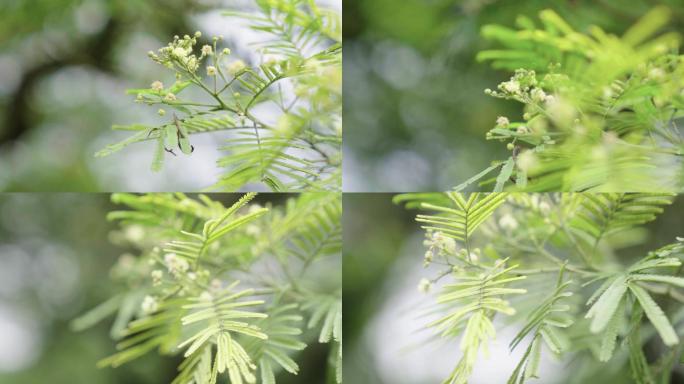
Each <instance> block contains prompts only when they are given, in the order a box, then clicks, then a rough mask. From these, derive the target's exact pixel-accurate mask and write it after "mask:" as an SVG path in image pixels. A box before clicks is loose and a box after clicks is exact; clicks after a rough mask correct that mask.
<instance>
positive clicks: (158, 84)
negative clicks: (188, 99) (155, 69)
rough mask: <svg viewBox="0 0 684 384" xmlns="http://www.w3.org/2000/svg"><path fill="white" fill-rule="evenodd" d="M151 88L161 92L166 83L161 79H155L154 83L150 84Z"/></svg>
mask: <svg viewBox="0 0 684 384" xmlns="http://www.w3.org/2000/svg"><path fill="white" fill-rule="evenodd" d="M150 88H152V89H153V90H155V91H157V92H159V91H161V90H163V89H164V83H162V82H161V81H155V82H153V83H152V84H150Z"/></svg>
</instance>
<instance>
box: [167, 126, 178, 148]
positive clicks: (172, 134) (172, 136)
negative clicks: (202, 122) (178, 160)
mask: <svg viewBox="0 0 684 384" xmlns="http://www.w3.org/2000/svg"><path fill="white" fill-rule="evenodd" d="M164 139H165V143H166V147H167V148H168V149H171V150H173V149H175V148H178V131H177V128H176V127H175V126H174V125H172V124H167V125H166V126H164Z"/></svg>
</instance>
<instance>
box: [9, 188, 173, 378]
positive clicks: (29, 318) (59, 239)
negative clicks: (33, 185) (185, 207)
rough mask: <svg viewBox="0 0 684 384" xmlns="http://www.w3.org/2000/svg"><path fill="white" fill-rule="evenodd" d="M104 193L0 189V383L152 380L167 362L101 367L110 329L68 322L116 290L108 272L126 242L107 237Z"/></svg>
mask: <svg viewBox="0 0 684 384" xmlns="http://www.w3.org/2000/svg"><path fill="white" fill-rule="evenodd" d="M112 208H113V206H112V204H111V203H110V202H109V198H108V196H106V195H97V194H93V195H76V194H50V195H46V194H30V193H23V194H0V264H1V265H2V267H1V268H0V339H2V340H3V343H2V346H1V347H0V383H3V384H16V383H41V382H46V381H49V382H52V383H56V384H69V383H74V382H79V383H80V382H83V383H95V382H97V383H111V384H115V383H122V382H137V383H158V382H160V381H162V382H168V381H170V380H171V379H172V378H173V374H174V371H175V366H174V365H173V364H172V362H170V361H165V360H163V359H161V358H158V357H155V356H150V357H149V358H146V359H143V360H141V361H140V362H137V363H135V364H132V365H131V366H129V369H128V370H125V371H124V370H118V371H114V370H102V369H98V368H97V367H96V365H95V364H96V363H97V360H98V359H99V357H100V356H103V355H105V354H107V353H109V352H110V351H111V345H110V343H111V342H110V336H109V331H108V326H109V325H110V324H106V323H104V324H102V325H98V326H96V327H94V328H92V329H90V330H88V331H87V332H84V333H81V334H78V335H76V334H74V332H73V331H72V330H71V329H70V327H69V321H70V319H71V318H73V317H74V316H76V315H77V314H78V313H79V312H81V311H83V310H85V309H86V308H88V307H90V306H92V305H95V304H96V303H97V302H99V301H100V300H103V299H104V298H106V297H108V296H109V295H111V294H113V293H114V292H115V289H116V287H115V286H114V285H113V284H111V283H109V281H108V274H109V269H110V267H111V265H112V264H114V263H115V262H116V259H117V257H119V255H120V254H121V253H123V252H126V251H127V246H126V245H125V244H121V245H120V246H116V245H114V244H110V243H109V242H108V241H107V236H108V233H109V232H110V231H111V230H113V229H114V227H113V225H112V224H111V223H109V222H107V221H106V220H104V218H105V215H106V213H107V212H108V211H109V210H111V209H112Z"/></svg>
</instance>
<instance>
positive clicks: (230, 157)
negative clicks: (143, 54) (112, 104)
mask: <svg viewBox="0 0 684 384" xmlns="http://www.w3.org/2000/svg"><path fill="white" fill-rule="evenodd" d="M255 5H256V11H255V13H241V12H225V13H224V14H225V15H226V16H228V17H230V19H231V20H230V22H236V21H237V22H242V23H246V24H247V25H248V26H249V27H250V28H252V29H254V30H256V31H259V32H260V33H266V34H268V35H269V36H271V39H270V40H266V41H265V42H262V43H260V44H258V51H257V52H258V54H259V59H258V63H254V64H248V63H246V62H245V61H243V60H241V59H238V58H233V56H234V54H233V53H231V50H230V49H228V48H224V47H223V46H222V44H223V37H221V36H217V37H213V39H212V40H210V41H208V42H207V43H208V44H204V45H203V46H201V47H200V46H199V45H200V41H201V38H202V34H201V33H200V32H197V33H195V35H193V36H189V35H185V36H183V37H179V36H175V37H174V39H173V41H172V42H171V43H169V44H168V45H167V46H166V47H163V48H161V49H159V51H158V52H156V53H155V52H149V56H150V58H151V59H152V60H153V61H155V62H156V63H158V64H160V65H162V66H164V67H165V68H167V69H168V70H170V71H171V72H172V73H173V74H174V76H175V83H173V84H172V85H170V86H165V85H164V84H163V83H162V82H161V81H159V80H155V81H154V82H153V83H152V84H151V85H150V88H145V89H131V90H128V93H129V94H133V95H136V102H138V103H142V104H146V105H149V106H152V107H154V108H155V110H158V111H157V112H158V114H159V115H160V116H161V118H162V119H163V120H164V121H163V122H161V123H159V124H155V125H144V124H132V125H127V126H114V127H113V129H115V130H126V131H133V132H135V133H134V134H133V135H131V136H130V137H128V138H127V139H125V140H123V141H121V142H119V143H116V144H111V145H108V146H107V147H106V148H104V149H102V150H101V151H99V152H97V154H96V156H98V157H101V156H108V155H111V154H113V153H115V152H118V151H120V150H122V149H124V148H125V147H127V146H128V145H131V144H134V143H139V142H145V141H150V140H154V141H156V145H155V146H154V148H155V149H154V155H153V161H152V170H153V171H158V170H160V169H161V168H162V166H163V163H164V157H165V156H167V153H170V154H171V155H177V154H178V155H179V156H182V155H181V153H182V154H183V155H188V156H191V155H192V154H193V152H194V151H203V150H207V148H202V147H200V146H197V145H193V144H192V143H193V136H195V135H197V134H201V133H212V132H214V133H215V132H219V131H231V132H232V133H233V134H232V136H231V138H230V139H228V140H227V141H226V145H225V146H223V147H221V148H220V149H221V150H224V151H226V152H227V155H226V156H224V157H222V158H221V159H219V160H218V166H220V167H222V168H225V169H226V171H225V173H224V174H223V175H222V176H221V177H220V179H219V180H218V181H217V182H216V184H215V185H214V186H213V187H211V189H217V190H225V191H236V190H238V189H240V188H241V187H242V186H244V185H245V184H246V183H250V182H261V183H263V184H265V185H266V186H268V187H269V188H271V189H272V190H277V191H292V190H302V189H307V190H339V189H340V188H341V143H342V129H341V119H342V116H341V111H342V90H341V88H342V87H341V82H342V36H341V35H342V22H341V18H340V15H339V14H338V13H336V12H334V11H331V10H325V9H320V8H319V7H318V6H317V5H316V4H315V1H313V0H255ZM181 93H182V95H181ZM183 95H185V96H183ZM160 107H161V108H160ZM268 108H271V109H274V110H276V111H277V114H276V115H275V116H273V115H274V114H273V113H265V112H264V111H265V110H266V109H268ZM167 110H170V111H169V112H168V113H167ZM174 111H175V112H174ZM265 116H268V118H267V117H265Z"/></svg>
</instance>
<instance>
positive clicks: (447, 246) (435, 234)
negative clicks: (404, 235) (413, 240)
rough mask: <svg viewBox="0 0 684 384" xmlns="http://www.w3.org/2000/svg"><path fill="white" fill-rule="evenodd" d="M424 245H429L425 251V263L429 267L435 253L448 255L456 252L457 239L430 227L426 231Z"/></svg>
mask: <svg viewBox="0 0 684 384" xmlns="http://www.w3.org/2000/svg"><path fill="white" fill-rule="evenodd" d="M423 245H424V246H426V247H428V250H427V251H426V252H425V259H424V260H425V263H424V265H425V266H426V267H427V266H428V265H430V263H431V262H432V260H433V257H434V256H435V255H437V256H447V255H453V254H455V253H456V240H454V239H453V238H451V237H448V236H446V235H445V234H444V233H442V232H440V231H433V230H430V229H428V230H427V231H426V233H425V240H424V241H423Z"/></svg>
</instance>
